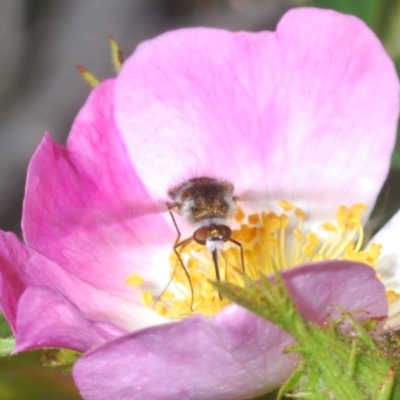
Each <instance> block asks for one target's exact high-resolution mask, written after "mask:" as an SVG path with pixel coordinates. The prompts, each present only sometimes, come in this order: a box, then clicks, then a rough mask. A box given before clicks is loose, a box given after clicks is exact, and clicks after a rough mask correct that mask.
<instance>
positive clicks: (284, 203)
mask: <svg viewBox="0 0 400 400" xmlns="http://www.w3.org/2000/svg"><path fill="white" fill-rule="evenodd" d="M278 206H279V207H281V208H282V210H283V211H285V212H288V211H290V210H291V209H292V208H293V204H292V203H291V202H290V201H289V200H279V201H278Z"/></svg>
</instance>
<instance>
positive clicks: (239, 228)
mask: <svg viewBox="0 0 400 400" xmlns="http://www.w3.org/2000/svg"><path fill="white" fill-rule="evenodd" d="M278 205H279V206H280V208H281V209H282V210H283V212H282V214H280V215H277V214H276V213H273V212H270V213H266V212H261V213H254V214H251V215H247V218H246V215H245V213H244V211H243V210H242V209H241V208H239V207H238V208H237V210H236V212H235V215H234V218H233V220H234V226H233V228H234V229H232V239H234V240H236V241H238V242H239V243H240V244H241V245H242V248H243V256H244V264H245V265H244V267H245V272H246V275H248V276H249V277H250V278H252V279H257V278H259V277H260V276H261V275H266V274H270V273H272V271H273V269H274V268H276V269H278V270H285V269H287V268H292V267H295V266H297V265H299V264H303V263H310V262H314V261H322V260H352V261H359V262H363V263H366V264H369V265H370V266H372V267H375V266H376V262H377V260H378V258H379V256H380V251H381V247H382V246H381V245H379V244H370V245H369V247H368V248H366V249H363V248H362V246H363V239H364V230H363V226H362V213H363V212H364V211H365V209H366V206H365V205H364V204H362V203H357V204H354V205H353V206H352V207H350V208H349V207H345V206H342V205H341V206H339V207H338V210H337V214H336V220H335V221H325V222H324V223H322V224H321V225H320V228H319V230H317V231H315V232H314V231H310V230H308V229H306V228H305V227H306V226H307V215H306V214H305V212H304V211H303V210H301V209H300V208H296V207H294V206H293V204H292V203H290V202H289V201H285V200H282V201H280V202H279V203H278ZM246 221H247V222H246ZM288 226H290V227H291V228H290V229H286V228H287V227H288ZM293 227H294V229H293ZM180 256H181V258H182V260H183V262H184V265H185V269H186V271H187V273H188V274H189V276H190V281H189V279H188V277H187V274H186V272H185V269H184V268H183V266H182V264H181V263H180V262H179V260H178V258H177V256H176V254H175V252H173V251H171V255H170V265H171V283H170V284H169V285H168V288H166V290H164V292H163V293H162V294H161V296H160V297H159V298H158V299H157V300H156V303H154V301H153V296H152V295H151V293H150V292H148V291H146V290H144V289H143V291H142V292H141V296H142V302H143V304H145V305H147V306H149V307H153V309H154V310H155V311H156V312H157V313H159V314H160V315H163V316H166V317H169V318H177V319H179V318H183V317H185V316H188V315H191V314H193V313H198V314H204V315H215V314H216V313H218V312H219V311H220V310H221V309H222V308H223V307H225V306H226V305H227V304H229V301H228V300H227V299H225V298H222V299H221V296H220V294H219V293H218V292H217V291H216V290H215V289H214V288H213V287H212V285H211V284H210V282H209V280H214V279H215V271H214V264H213V262H212V259H211V255H210V252H209V251H208V250H207V249H206V248H205V246H202V245H200V244H198V243H196V242H194V241H193V242H191V243H189V244H188V245H187V246H185V248H184V249H181V252H180ZM218 266H219V273H220V276H221V279H222V280H227V281H229V282H232V283H235V284H237V285H244V280H243V265H242V263H241V253H240V248H239V247H238V246H237V245H235V244H234V243H230V242H226V244H225V247H224V250H223V251H221V252H219V255H218ZM126 282H127V284H128V285H129V286H135V285H140V284H141V283H143V280H140V276H138V275H130V276H129V277H127V278H126ZM139 282H140V283H139ZM191 288H193V295H192V291H191ZM393 296H394V295H393V293H391V292H388V298H393ZM396 296H397V294H396ZM399 297H400V296H399Z"/></svg>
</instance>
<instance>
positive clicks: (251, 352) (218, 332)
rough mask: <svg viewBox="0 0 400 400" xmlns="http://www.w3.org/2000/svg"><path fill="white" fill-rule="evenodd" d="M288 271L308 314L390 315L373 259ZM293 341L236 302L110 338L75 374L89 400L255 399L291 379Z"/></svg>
mask: <svg viewBox="0 0 400 400" xmlns="http://www.w3.org/2000/svg"><path fill="white" fill-rule="evenodd" d="M283 276H284V279H285V282H286V284H287V285H288V288H289V291H290V293H291V295H292V296H293V299H294V301H295V303H296V305H297V306H298V308H299V310H300V312H301V313H302V315H303V316H304V317H305V318H310V319H312V320H315V321H318V322H323V321H326V319H327V315H328V313H329V314H331V315H332V314H336V315H337V310H336V309H335V308H334V306H340V307H342V308H344V309H346V310H349V311H352V310H354V311H356V313H355V316H356V317H357V318H361V319H365V318H373V317H382V316H384V315H386V313H387V302H386V296H385V288H384V286H383V285H382V283H381V282H379V280H378V279H377V278H376V275H375V273H374V271H373V270H372V268H370V267H368V266H366V265H363V264H358V263H350V262H337V261H336V262H324V263H316V264H312V265H305V266H302V267H298V268H295V269H292V270H289V271H285V272H284V273H283ZM362 310H364V313H362V312H360V311H362ZM366 310H368V312H365V311H366ZM291 343H293V342H292V340H291V339H290V336H289V335H288V334H286V333H285V332H283V331H282V330H281V329H279V328H278V327H276V326H275V325H273V324H271V323H270V322H268V321H266V320H263V319H262V318H260V317H258V316H256V315H254V314H251V313H250V312H248V311H246V310H244V309H242V308H241V307H238V306H229V307H227V308H225V309H224V310H223V311H222V312H221V313H220V314H218V315H217V316H216V317H215V318H212V319H210V318H206V317H200V316H196V317H190V318H187V319H186V320H184V321H181V322H179V323H172V324H166V325H162V326H158V327H154V328H148V329H146V330H142V331H139V332H136V333H132V334H129V335H127V336H124V337H122V338H119V339H116V340H114V341H112V342H109V343H107V344H105V345H104V346H101V347H99V348H98V349H96V350H95V351H92V352H89V353H87V354H86V355H84V356H83V357H82V358H80V359H79V360H78V362H77V364H76V365H75V367H74V370H73V374H74V379H75V382H76V383H77V385H78V387H79V389H80V391H81V394H82V395H83V397H84V398H85V399H86V400H106V399H114V398H115V399H116V398H118V400H128V399H129V400H135V399H138V400H139V399H164V400H168V399H170V400H173V399H177V398H184V399H191V400H208V399H213V400H218V399H221V400H225V399H232V400H234V399H245V398H246V399H247V398H252V397H255V396H258V395H261V394H263V393H267V392H269V391H271V390H273V389H275V388H277V387H279V386H280V385H281V384H282V383H283V381H284V380H285V379H287V378H288V376H289V374H290V373H291V372H292V371H293V369H294V368H295V365H296V358H295V357H294V356H293V355H286V354H283V353H282V351H283V350H284V348H285V347H286V346H288V345H289V344H291Z"/></svg>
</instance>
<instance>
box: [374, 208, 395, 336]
mask: <svg viewBox="0 0 400 400" xmlns="http://www.w3.org/2000/svg"><path fill="white" fill-rule="evenodd" d="M399 237H400V211H398V212H397V213H396V214H395V215H394V216H393V217H392V218H391V220H390V221H389V222H388V223H387V224H386V225H385V226H384V227H383V228H382V229H381V230H380V231H379V232H378V233H377V234H376V235H375V236H374V237H373V238H372V239H371V241H370V243H375V244H380V245H382V248H381V255H380V257H379V259H378V261H377V263H376V270H377V273H378V274H379V277H380V278H381V280H382V282H383V284H384V285H385V287H386V289H387V290H393V291H394V292H395V293H397V294H398V295H400V251H399ZM387 325H388V326H390V327H391V328H393V329H396V330H397V329H399V328H400V299H395V300H392V301H391V303H390V304H389V319H388V322H387Z"/></svg>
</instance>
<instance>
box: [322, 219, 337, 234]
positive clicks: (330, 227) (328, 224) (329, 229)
mask: <svg viewBox="0 0 400 400" xmlns="http://www.w3.org/2000/svg"><path fill="white" fill-rule="evenodd" d="M322 228H323V229H324V230H326V231H327V232H335V231H336V230H337V227H336V226H335V225H333V224H332V222H330V221H326V222H324V223H323V224H322Z"/></svg>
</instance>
